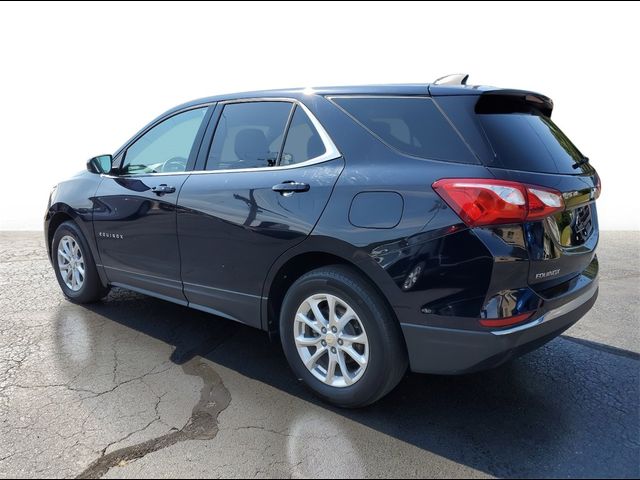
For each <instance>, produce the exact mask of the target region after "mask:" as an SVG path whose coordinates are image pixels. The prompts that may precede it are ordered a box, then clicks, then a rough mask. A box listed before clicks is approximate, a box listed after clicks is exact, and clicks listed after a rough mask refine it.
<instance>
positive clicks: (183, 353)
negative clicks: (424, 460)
mask: <svg viewBox="0 0 640 480" xmlns="http://www.w3.org/2000/svg"><path fill="white" fill-rule="evenodd" d="M83 308H84V307H83ZM86 308H87V311H88V312H93V313H95V314H97V315H99V316H100V317H102V318H104V319H107V320H108V321H111V322H116V323H117V324H120V325H123V326H125V327H127V328H129V329H133V330H136V331H138V332H141V333H143V334H145V335H148V336H150V337H153V338H156V339H157V340H159V341H161V342H164V343H166V344H168V345H171V346H173V347H174V350H173V353H172V354H171V358H170V360H171V361H172V362H174V363H176V364H184V363H185V362H188V361H189V360H190V359H192V358H194V357H196V356H199V357H202V358H206V359H208V360H210V361H212V362H214V363H216V364H219V365H222V366H224V367H226V368H228V369H231V370H234V371H236V372H238V373H240V374H241V375H244V376H246V377H249V378H252V379H254V380H256V381H259V382H263V383H265V384H268V385H270V386H272V387H275V388H277V389H279V390H281V391H283V392H286V393H288V394H290V395H294V396H296V397H299V398H301V399H303V400H305V401H307V402H311V403H313V404H315V405H319V406H321V407H322V408H325V409H327V410H330V411H332V412H334V413H336V414H338V415H341V416H344V417H346V418H349V419H351V420H352V421H355V422H359V423H361V424H363V425H366V426H367V427H369V428H371V429H374V430H377V431H379V432H382V433H384V434H386V435H390V436H392V437H395V438H397V439H399V440H402V441H404V442H408V443H410V444H412V445H414V446H416V447H418V448H421V449H424V450H427V451H429V452H432V453H434V454H437V455H440V456H442V457H445V458H447V459H449V460H451V461H454V462H457V463H460V464H463V465H466V466H469V467H471V468H473V469H476V470H479V471H481V472H484V473H486V474H490V475H493V476H498V477H520V478H524V477H598V478H601V477H638V476H639V475H640V466H639V461H638V458H640V457H639V454H640V438H639V410H638V398H639V395H640V375H639V368H638V367H639V363H638V355H637V354H634V353H632V352H626V351H617V349H615V348H613V347H609V346H606V345H600V344H597V343H593V342H588V341H584V340H575V339H564V338H562V337H561V338H559V339H556V340H554V341H552V342H551V343H549V344H547V345H546V346H544V347H542V348H541V349H539V350H537V351H535V352H532V353H530V354H528V355H526V356H524V357H522V358H520V359H517V360H515V361H513V362H511V363H509V364H507V365H505V366H502V367H500V368H497V369H494V370H490V371H487V372H481V373H476V374H472V375H464V376H449V377H446V376H433V375H417V374H407V375H406V376H405V378H404V379H403V380H402V382H401V383H400V385H399V386H398V388H396V389H395V390H394V391H393V392H392V393H391V394H389V395H388V396H387V397H385V398H384V399H382V400H381V401H379V402H378V403H376V404H374V405H372V406H370V407H367V408H364V409H359V410H343V409H339V408H335V407H332V406H329V405H326V404H324V403H322V402H320V401H318V400H317V399H316V398H315V397H314V396H313V395H312V394H310V392H309V391H308V390H307V389H306V388H304V386H303V385H301V384H300V383H299V382H298V381H296V379H295V378H294V376H293V374H292V373H291V371H290V369H289V368H288V365H287V363H286V360H285V358H284V355H283V353H282V351H281V348H280V346H279V345H278V344H277V343H276V342H270V341H269V339H268V336H267V335H266V334H265V333H264V332H260V331H258V330H254V329H252V328H249V327H246V326H244V325H241V324H238V323H235V322H232V321H229V320H225V319H222V318H219V317H215V316H211V315H208V314H204V313H201V312H197V311H194V310H191V309H188V308H185V307H181V306H178V305H174V304H169V303H167V302H163V301H161V300H156V299H153V298H149V297H145V296H142V295H137V294H131V293H129V292H122V291H118V290H115V291H114V292H113V293H112V294H111V295H110V296H109V298H108V299H107V300H106V301H104V302H100V303H96V304H93V305H90V306H88V307H86ZM452 355H456V352H452Z"/></svg>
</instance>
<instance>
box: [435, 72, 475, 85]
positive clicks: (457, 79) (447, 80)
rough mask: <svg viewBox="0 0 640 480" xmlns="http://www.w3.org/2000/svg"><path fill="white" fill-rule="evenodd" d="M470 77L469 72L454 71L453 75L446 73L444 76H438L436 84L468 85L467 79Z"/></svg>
mask: <svg viewBox="0 0 640 480" xmlns="http://www.w3.org/2000/svg"><path fill="white" fill-rule="evenodd" d="M468 78H469V74H468V73H454V74H452V75H445V76H444V77H440V78H438V79H437V80H436V81H435V82H433V84H434V85H466V84H467V79H468Z"/></svg>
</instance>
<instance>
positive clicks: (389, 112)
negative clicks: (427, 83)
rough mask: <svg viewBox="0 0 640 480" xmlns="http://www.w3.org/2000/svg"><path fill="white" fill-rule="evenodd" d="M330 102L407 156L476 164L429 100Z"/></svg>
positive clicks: (348, 99)
mask: <svg viewBox="0 0 640 480" xmlns="http://www.w3.org/2000/svg"><path fill="white" fill-rule="evenodd" d="M332 100H333V102H334V103H335V104H336V105H338V106H339V107H340V108H342V109H343V110H344V111H346V112H347V113H348V114H349V115H351V116H352V117H353V118H354V119H355V120H357V121H358V122H359V123H360V124H361V125H362V126H364V127H365V128H366V129H367V130H369V131H370V132H371V133H373V134H375V135H376V136H377V137H379V138H380V139H381V140H382V141H383V142H385V143H387V144H388V145H390V146H392V147H393V148H395V149H396V150H399V151H401V152H403V153H405V154H407V155H413V156H416V157H421V158H430V159H435V160H443V161H450V162H460V163H477V160H476V158H475V156H474V155H473V154H472V152H471V151H470V150H469V148H468V147H467V146H466V144H465V143H464V141H463V140H462V138H461V137H460V135H459V134H458V133H457V132H456V131H455V130H454V128H453V127H452V126H451V124H450V123H449V122H448V121H447V119H446V118H445V117H444V116H443V115H442V113H441V112H440V111H439V110H438V108H437V106H436V105H435V103H434V102H433V101H432V100H431V99H430V98H425V97H333V98H332Z"/></svg>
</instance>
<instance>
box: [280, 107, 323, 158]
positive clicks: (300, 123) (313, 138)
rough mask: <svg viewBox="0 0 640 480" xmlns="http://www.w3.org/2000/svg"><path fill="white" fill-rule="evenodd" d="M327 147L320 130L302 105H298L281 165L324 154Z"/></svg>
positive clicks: (283, 150)
mask: <svg viewBox="0 0 640 480" xmlns="http://www.w3.org/2000/svg"><path fill="white" fill-rule="evenodd" d="M325 152H326V149H325V147H324V143H323V142H322V138H320V135H319V134H318V131H317V130H316V129H315V127H314V126H313V123H311V120H310V119H309V117H308V116H307V114H306V113H305V112H304V110H303V109H302V108H300V107H296V110H295V112H294V114H293V118H292V120H291V126H290V127H289V131H288V132H287V137H286V140H285V143H284V148H283V149H282V159H281V160H280V165H292V164H294V163H301V162H305V161H307V160H311V159H312V158H316V157H319V156H320V155H322V154H324V153H325Z"/></svg>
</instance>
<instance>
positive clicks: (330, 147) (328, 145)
mask: <svg viewBox="0 0 640 480" xmlns="http://www.w3.org/2000/svg"><path fill="white" fill-rule="evenodd" d="M252 102H288V103H292V104H294V105H296V106H298V107H300V108H301V109H302V111H303V112H304V113H305V114H306V115H307V116H308V117H309V119H310V120H311V123H312V124H313V127H314V128H315V129H316V131H317V132H318V135H320V139H321V140H322V143H323V144H324V148H325V153H323V154H322V155H320V156H318V157H314V158H310V159H309V160H305V161H304V162H300V163H293V164H291V165H276V166H273V167H252V168H226V169H223V170H189V171H184V172H158V173H145V174H140V175H109V174H102V175H101V176H103V177H106V178H144V177H168V176H174V175H203V174H217V173H247V172H270V171H279V170H291V169H295V168H303V167H308V166H310V165H316V164H319V163H324V162H328V161H330V160H335V159H337V158H340V157H341V156H342V154H341V153H340V151H339V150H338V147H336V145H335V143H333V140H331V137H330V136H329V134H328V133H327V131H326V130H325V128H324V127H323V126H322V124H321V123H320V121H319V120H318V119H317V118H316V116H315V115H314V114H313V113H312V112H311V110H309V108H308V107H307V106H306V105H305V104H304V103H302V102H301V101H300V100H297V99H295V98H287V97H256V98H238V99H229V100H222V101H219V102H217V104H218V105H227V104H231V103H252ZM212 141H213V140H212Z"/></svg>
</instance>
